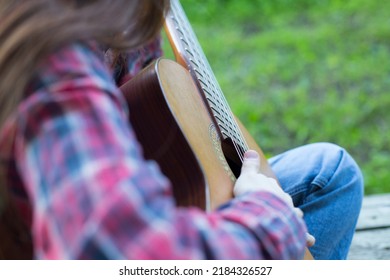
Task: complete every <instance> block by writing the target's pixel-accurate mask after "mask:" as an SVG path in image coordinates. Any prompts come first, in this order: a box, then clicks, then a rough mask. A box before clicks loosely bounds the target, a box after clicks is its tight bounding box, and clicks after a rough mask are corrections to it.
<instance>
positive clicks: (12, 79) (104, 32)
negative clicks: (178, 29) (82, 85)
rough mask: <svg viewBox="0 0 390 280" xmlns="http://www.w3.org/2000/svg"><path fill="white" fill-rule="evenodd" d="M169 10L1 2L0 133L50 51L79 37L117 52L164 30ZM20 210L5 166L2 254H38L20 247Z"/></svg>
mask: <svg viewBox="0 0 390 280" xmlns="http://www.w3.org/2000/svg"><path fill="white" fill-rule="evenodd" d="M168 8H169V0H115V1H112V0H28V1H26V0H0V131H1V129H2V128H3V125H4V122H5V121H6V119H7V118H9V117H10V115H11V114H12V113H13V112H14V111H15V108H16V107H17V106H18V104H19V103H20V101H21V100H22V98H23V95H24V91H25V88H26V86H27V84H28V83H29V81H30V79H31V78H32V73H33V72H34V69H35V68H36V67H37V65H38V63H39V62H40V61H41V60H42V59H43V58H44V57H45V56H46V55H47V54H49V53H51V52H53V51H55V50H56V49H58V48H60V47H61V46H64V45H66V44H68V43H71V42H74V41H89V40H93V41H96V42H98V43H99V44H101V45H102V46H105V47H107V48H108V47H110V48H112V49H115V50H117V51H121V50H125V49H131V48H135V47H138V46H141V45H142V44H144V43H146V42H147V41H148V40H151V39H152V38H153V37H155V36H156V35H157V33H158V32H159V31H160V28H161V26H162V23H163V19H164V13H165V12H166V10H167V9H168ZM0 159H1V155H0ZM15 210H16V209H12V201H11V199H9V194H8V192H7V180H6V176H5V174H4V167H3V166H2V165H0V258H29V257H31V256H32V251H31V250H32V246H31V244H27V243H28V242H26V246H24V248H23V246H20V244H21V243H23V240H24V239H25V237H24V233H23V231H24V229H23V227H22V224H21V223H18V222H17V219H16V217H17V215H16V214H15V213H16V212H17V211H15ZM15 244H16V245H19V246H14V245H15ZM18 248H19V249H18ZM18 251H20V253H18ZM26 252H27V253H26Z"/></svg>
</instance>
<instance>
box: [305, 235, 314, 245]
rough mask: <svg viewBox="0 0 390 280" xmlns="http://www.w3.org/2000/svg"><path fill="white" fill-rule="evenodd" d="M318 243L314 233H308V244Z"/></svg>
mask: <svg viewBox="0 0 390 280" xmlns="http://www.w3.org/2000/svg"><path fill="white" fill-rule="evenodd" d="M315 243H316V239H315V238H314V236H313V235H311V234H309V233H306V246H307V247H311V246H313V245H314V244H315Z"/></svg>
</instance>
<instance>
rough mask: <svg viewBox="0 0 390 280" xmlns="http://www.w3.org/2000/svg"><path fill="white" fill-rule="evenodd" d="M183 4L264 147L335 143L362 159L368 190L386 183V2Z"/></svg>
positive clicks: (389, 153) (389, 161)
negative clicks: (323, 142) (320, 142)
mask: <svg viewBox="0 0 390 280" xmlns="http://www.w3.org/2000/svg"><path fill="white" fill-rule="evenodd" d="M181 3H182V5H183V7H184V9H185V11H186V14H187V16H188V18H189V20H190V22H191V24H192V26H193V28H194V30H195V33H196V34H197V36H198V39H199V41H200V43H201V46H202V48H203V50H204V52H205V53H206V56H207V58H208V60H209V62H210V64H211V66H212V69H213V71H214V74H215V75H216V76H217V79H218V81H219V83H220V85H221V87H222V89H223V91H224V93H225V96H226V98H227V99H228V101H229V104H230V106H231V108H232V111H233V112H234V113H235V114H236V115H237V116H238V117H239V118H240V119H241V121H242V122H243V123H244V124H245V126H246V127H247V128H248V130H249V131H250V132H251V134H252V135H253V136H254V137H255V138H256V139H257V141H258V143H259V145H260V146H261V147H262V149H263V151H264V152H265V153H266V155H267V156H269V157H270V156H273V155H275V154H277V153H280V152H282V151H285V150H287V149H290V148H293V147H296V146H299V145H303V144H307V143H312V142H319V141H326V142H333V143H336V144H338V145H340V146H343V147H344V148H346V149H347V150H348V151H349V153H350V154H351V155H352V156H353V157H354V158H355V159H356V161H357V163H358V164H359V165H360V166H361V168H362V171H363V174H364V177H365V183H366V194H373V193H384V192H390V172H389V169H390V137H389V136H390V114H389V112H390V1H381V0H203V1H202V0H181ZM164 48H165V50H166V52H169V49H170V48H169V46H168V45H167V43H166V44H165V46H164ZM168 56H169V54H168Z"/></svg>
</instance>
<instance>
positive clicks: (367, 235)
mask: <svg viewBox="0 0 390 280" xmlns="http://www.w3.org/2000/svg"><path fill="white" fill-rule="evenodd" d="M348 259H350V260H390V194H380V195H370V196H366V197H365V198H364V200H363V208H362V211H361V213H360V217H359V221H358V224H357V228H356V232H355V235H354V238H353V240H352V244H351V249H350V252H349V255H348Z"/></svg>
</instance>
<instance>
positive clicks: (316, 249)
mask: <svg viewBox="0 0 390 280" xmlns="http://www.w3.org/2000/svg"><path fill="white" fill-rule="evenodd" d="M269 162H270V164H271V167H272V169H273V170H274V172H275V174H276V176H277V177H278V179H279V182H280V183H281V185H282V187H283V189H284V190H285V191H286V192H287V193H289V194H290V195H291V197H292V198H293V201H294V205H295V206H296V207H299V208H300V209H302V211H303V212H304V219H305V221H306V225H307V227H308V231H309V233H311V234H312V235H313V236H314V237H315V238H316V243H315V245H314V246H313V247H311V248H309V250H310V252H311V253H312V255H313V257H314V258H315V259H346V257H347V254H348V251H349V247H350V245H351V241H352V237H353V234H354V232H355V227H356V223H357V219H358V216H359V213H360V209H361V204H362V199H363V176H362V174H361V172H360V169H359V167H358V165H357V164H356V162H355V161H354V160H353V159H352V157H351V156H350V155H349V154H348V153H347V152H346V151H345V150H344V149H342V148H340V147H339V146H337V145H334V144H329V143H317V144H310V145H306V146H302V147H299V148H296V149H293V150H290V151H287V152H285V153H283V154H280V155H278V156H275V157H273V158H271V159H270V160H269Z"/></svg>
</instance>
